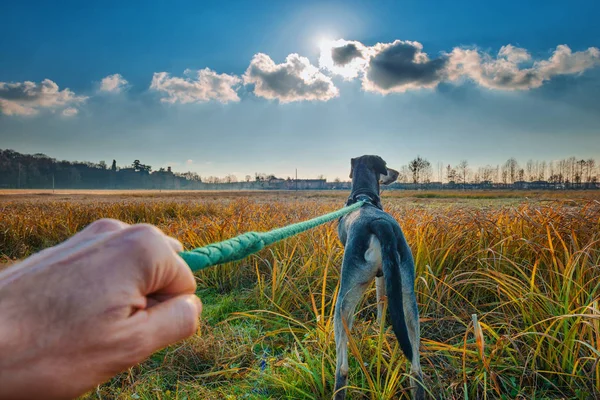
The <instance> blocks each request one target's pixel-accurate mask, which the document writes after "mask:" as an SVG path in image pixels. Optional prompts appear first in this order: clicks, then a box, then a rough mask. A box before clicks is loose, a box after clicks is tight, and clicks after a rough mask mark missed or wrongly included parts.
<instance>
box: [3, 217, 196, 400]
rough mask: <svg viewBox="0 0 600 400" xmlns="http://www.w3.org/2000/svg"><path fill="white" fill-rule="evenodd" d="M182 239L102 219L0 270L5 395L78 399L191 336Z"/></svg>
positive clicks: (190, 284) (189, 282)
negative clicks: (179, 253)
mask: <svg viewBox="0 0 600 400" xmlns="http://www.w3.org/2000/svg"><path fill="white" fill-rule="evenodd" d="M181 249H182V246H181V244H180V243H179V242H178V241H176V240H175V239H172V238H169V237H167V236H165V235H164V234H163V233H162V232H161V231H160V230H158V229H157V228H155V227H153V226H151V225H127V224H125V223H123V222H120V221H116V220H108V219H104V220H100V221H96V222H94V223H93V224H91V225H89V226H88V227H87V228H86V229H84V230H83V231H81V232H79V233H78V234H76V235H75V236H73V237H72V238H70V239H69V240H67V241H66V242H64V243H61V244H60V245H57V246H55V247H51V248H49V249H46V250H44V251H42V252H40V253H38V254H35V255H33V256H31V257H29V258H27V259H25V260H24V261H22V262H20V263H18V264H17V265H14V266H12V267H10V268H8V269H7V270H5V271H2V272H0V399H31V398H36V399H41V398H43V399H66V398H74V397H77V396H78V395H81V394H83V393H85V392H86V391H88V390H90V389H92V388H94V387H95V386H96V385H98V384H100V383H102V382H104V381H106V380H108V379H110V378H111V377H112V376H114V375H115V374H117V373H119V372H121V371H123V370H125V369H127V368H128V367H130V366H132V365H135V364H137V363H139V362H141V361H143V360H144V359H145V358H146V357H148V356H149V355H150V354H152V353H153V352H154V351H156V350H158V349H160V348H163V347H165V346H167V345H169V344H171V343H174V342H176V341H179V340H181V339H184V338H186V337H188V336H190V335H192V334H193V333H194V332H195V331H196V329H197V326H198V315H199V314H200V312H201V310H202V305H201V303H200V300H199V299H198V298H197V297H196V296H195V295H194V292H195V289H196V282H195V280H194V276H193V275H192V273H191V271H190V269H189V268H188V266H187V265H186V264H185V262H184V261H183V260H182V259H181V258H180V257H179V256H178V255H177V252H178V251H181Z"/></svg>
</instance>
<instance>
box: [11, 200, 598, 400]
mask: <svg viewBox="0 0 600 400" xmlns="http://www.w3.org/2000/svg"><path fill="white" fill-rule="evenodd" d="M346 196H347V193H341V192H338V193H336V192H308V193H298V194H296V193H281V192H280V193H271V192H269V193H262V192H254V193H250V192H242V193H235V192H234V193H231V192H228V193H223V194H220V193H214V192H212V193H195V192H174V193H154V192H151V193H146V195H144V193H143V192H141V193H140V192H134V193H126V194H122V193H121V194H119V193H92V194H90V193H85V192H68V193H59V194H55V195H47V194H45V195H42V196H40V195H36V194H35V193H29V194H27V195H23V194H14V193H13V194H9V195H5V196H0V257H2V259H3V260H4V261H5V262H6V263H5V264H6V265H8V263H10V262H11V261H12V260H14V259H19V258H22V257H25V256H27V255H29V254H31V253H32V252H35V251H37V250H39V249H41V248H43V247H47V246H51V245H53V244H56V243H58V242H60V241H62V240H64V239H66V238H67V237H69V236H70V235H72V234H74V233H75V232H77V231H79V230H81V229H82V228H83V227H84V226H86V225H87V224H89V223H90V222H92V221H93V220H95V219H97V218H101V217H110V218H118V219H121V220H124V221H126V222H129V223H137V222H149V223H153V224H156V225H158V226H159V227H160V228H161V229H163V230H165V231H166V232H167V233H168V234H170V235H173V236H175V237H177V238H179V240H181V241H182V242H183V243H184V244H185V246H186V247H188V248H191V247H196V246H201V245H204V244H207V243H210V242H214V241H218V240H223V239H225V238H228V237H231V236H234V235H236V234H239V233H242V232H246V231H250V230H268V229H272V228H274V227H279V226H283V225H285V224H289V223H292V222H297V221H300V220H305V219H308V218H312V217H314V216H317V215H320V214H323V213H325V212H329V211H333V210H335V209H337V208H339V207H340V206H341V205H342V204H343V201H344V198H345V197H346ZM598 198H599V194H598V193H597V192H568V193H566V194H565V192H561V193H557V192H538V193H532V192H510V193H507V192H501V193H497V192H466V193H461V192H435V193H423V192H409V193H406V192H386V193H384V206H385V207H386V210H388V211H389V212H390V213H391V214H392V215H393V216H394V217H395V218H396V219H397V220H398V221H400V222H401V225H402V228H403V230H404V232H405V234H406V237H407V240H408V241H409V244H410V246H411V248H412V251H413V255H414V258H415V263H416V268H417V282H416V290H417V296H418V303H419V309H420V313H421V323H422V335H421V336H422V346H421V354H422V365H423V371H424V375H425V383H426V385H427V388H428V390H429V391H430V392H431V393H432V394H434V395H435V397H436V398H444V399H458V398H461V399H467V398H468V399H475V398H480V399H486V398H490V399H491V398H505V399H513V398H522V399H534V398H535V399H546V398H578V399H589V398H594V397H596V398H597V397H599V396H600V350H599V349H600V308H599V302H600V279H598V277H599V276H600V202H599V201H598ZM342 252H343V250H342V247H341V244H340V243H339V241H338V239H337V234H336V226H335V224H334V223H330V224H327V225H325V226H323V227H320V228H317V229H315V230H312V231H310V232H307V233H303V234H301V235H299V236H297V237H295V238H292V239H289V240H286V241H284V242H282V243H279V244H276V245H274V246H271V247H269V248H268V249H265V250H263V251H262V252H260V253H259V254H258V255H256V256H252V257H249V258H247V259H245V260H242V261H239V262H235V263H230V264H225V265H221V266H218V267H214V268H211V269H209V270H207V271H203V272H201V273H199V274H198V275H197V280H198V287H199V289H198V294H199V295H200V297H201V298H202V299H203V303H204V305H205V308H204V314H203V319H202V324H201V328H200V329H199V331H198V333H197V335H195V336H194V337H192V338H191V339H189V340H186V341H184V342H182V343H178V344H176V345H174V346H171V347H169V348H167V349H164V350H161V351H160V352H158V353H156V354H154V355H153V356H152V357H150V358H149V359H148V360H147V361H146V362H144V363H142V364H140V365H139V366H136V367H134V368H131V369H130V370H128V371H127V372H125V373H123V374H120V375H119V376H117V377H115V378H114V379H113V380H111V381H110V382H107V383H105V384H103V385H101V386H99V387H98V388H97V389H96V390H95V391H93V392H91V393H89V394H88V395H86V396H85V398H89V399H113V398H119V399H129V398H138V399H237V398H245V399H270V398H274V399H275V398H298V399H304V398H305V399H314V398H319V399H329V398H331V396H332V392H333V387H332V386H333V380H334V372H335V345H334V341H333V334H332V328H333V317H332V313H333V305H334V304H335V300H336V290H337V287H338V280H339V266H340V263H341V258H342V254H343V253H342ZM0 268H1V267H0ZM357 313H358V316H357V319H356V322H355V327H354V329H353V331H352V336H351V338H350V343H349V349H350V352H351V356H350V379H349V385H351V387H350V388H349V393H350V396H351V397H352V398H354V399H396V398H408V393H407V391H406V387H407V386H408V376H407V375H406V373H407V371H408V362H407V361H406V359H405V358H404V357H403V355H402V354H401V351H400V350H399V347H398V345H397V342H396V339H395V337H394V335H393V333H392V332H391V329H390V327H389V324H386V325H385V326H383V327H380V326H379V325H378V324H377V323H375V315H376V307H375V293H374V288H372V289H371V290H369V291H368V293H367V295H366V296H365V299H364V300H363V301H362V303H361V304H360V305H359V308H358V312H357ZM474 316H475V317H474Z"/></svg>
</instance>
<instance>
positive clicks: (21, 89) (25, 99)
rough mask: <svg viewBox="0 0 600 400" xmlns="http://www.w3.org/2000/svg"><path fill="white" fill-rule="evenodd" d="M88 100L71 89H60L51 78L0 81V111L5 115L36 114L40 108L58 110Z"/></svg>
mask: <svg viewBox="0 0 600 400" xmlns="http://www.w3.org/2000/svg"><path fill="white" fill-rule="evenodd" d="M85 100H87V97H85V96H77V95H75V93H73V92H72V91H71V90H69V89H63V90H60V89H59V87H58V85H57V84H56V83H54V82H53V81H51V80H50V79H44V80H43V81H42V82H41V83H40V84H36V83H35V82H30V81H25V82H12V83H7V82H0V112H2V113H3V114H5V115H25V116H27V115H35V114H37V113H38V112H39V111H40V109H50V110H56V109H60V108H65V107H69V106H71V107H72V106H74V105H76V104H80V103H83V102H84V101H85Z"/></svg>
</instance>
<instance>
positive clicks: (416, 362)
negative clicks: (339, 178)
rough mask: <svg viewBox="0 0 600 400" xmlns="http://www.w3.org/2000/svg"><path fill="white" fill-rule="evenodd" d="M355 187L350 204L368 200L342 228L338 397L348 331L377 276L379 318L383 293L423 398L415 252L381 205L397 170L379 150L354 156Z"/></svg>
mask: <svg viewBox="0 0 600 400" xmlns="http://www.w3.org/2000/svg"><path fill="white" fill-rule="evenodd" d="M350 178H352V191H351V193H350V197H349V198H348V201H347V203H346V205H350V204H353V203H356V202H357V201H360V200H366V201H367V202H368V204H365V205H364V206H362V207H361V208H360V209H358V210H356V211H353V212H351V213H350V214H347V215H345V216H344V217H342V218H340V220H339V225H338V234H339V237H340V240H341V242H342V243H343V245H344V260H343V263H342V270H341V283H340V290H339V293H338V298H337V303H336V305H335V315H334V330H335V343H336V351H337V367H336V373H335V390H336V394H335V398H336V399H344V398H345V397H346V389H345V388H344V387H345V386H346V384H347V381H348V336H347V334H348V332H350V329H351V328H352V322H353V319H354V312H355V309H356V305H357V304H358V302H359V301H360V299H361V297H362V295H363V294H364V292H365V290H366V289H367V288H368V287H369V284H370V283H371V282H372V281H373V279H374V278H375V280H376V281H375V287H376V291H377V320H378V321H379V323H382V321H383V315H382V312H383V303H382V301H383V298H384V296H385V295H386V294H387V299H388V310H389V313H390V319H391V321H392V327H393V328H394V333H395V334H396V337H397V338H398V342H399V343H400V347H401V349H402V351H403V352H404V354H405V355H406V357H407V358H408V359H409V360H410V362H411V386H412V390H411V391H412V396H413V398H415V399H422V398H424V390H423V387H422V373H421V363H420V359H419V339H420V332H419V310H418V309H417V300H416V297H415V290H414V282H415V267H414V262H413V257H412V254H411V251H410V248H409V247H408V244H407V243H406V239H405V238H404V235H403V234H402V230H401V229H400V225H398V222H396V220H395V219H394V218H393V217H392V216H390V215H389V214H388V213H386V212H384V211H383V208H382V206H381V200H380V198H379V184H380V183H381V184H384V185H388V184H390V183H393V182H395V181H396V179H397V178H398V171H395V170H393V169H390V168H387V167H386V162H385V161H383V159H382V158H381V157H379V156H362V157H358V158H353V159H352V160H351V169H350Z"/></svg>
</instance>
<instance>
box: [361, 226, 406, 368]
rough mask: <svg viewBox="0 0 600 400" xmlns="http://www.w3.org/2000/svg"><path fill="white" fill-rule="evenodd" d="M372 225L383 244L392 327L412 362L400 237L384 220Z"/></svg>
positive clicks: (384, 275)
mask: <svg viewBox="0 0 600 400" xmlns="http://www.w3.org/2000/svg"><path fill="white" fill-rule="evenodd" d="M370 227H371V231H372V232H373V233H374V234H375V236H377V239H379V243H380V244H381V258H382V265H383V277H384V279H385V292H386V295H387V298H388V311H389V313H390V318H391V320H392V327H393V328H394V333H395V334H396V338H397V339H398V343H399V344H400V348H401V349H402V352H403V353H404V355H405V356H406V357H407V358H408V359H409V360H410V361H411V362H412V359H413V354H412V353H413V352H412V346H411V343H410V338H409V336H408V328H407V326H406V320H405V319H404V305H403V302H402V277H401V275H400V255H399V254H398V243H397V242H398V239H397V238H396V235H395V234H394V230H393V228H392V226H391V225H390V224H389V223H388V222H386V221H384V220H375V221H373V222H371V224H370Z"/></svg>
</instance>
